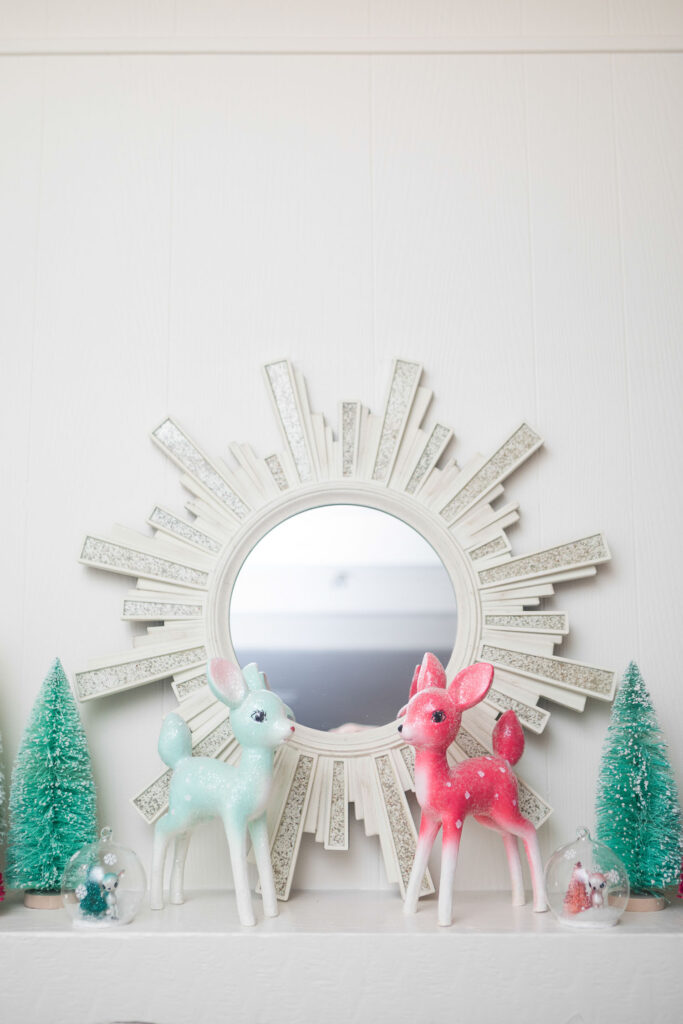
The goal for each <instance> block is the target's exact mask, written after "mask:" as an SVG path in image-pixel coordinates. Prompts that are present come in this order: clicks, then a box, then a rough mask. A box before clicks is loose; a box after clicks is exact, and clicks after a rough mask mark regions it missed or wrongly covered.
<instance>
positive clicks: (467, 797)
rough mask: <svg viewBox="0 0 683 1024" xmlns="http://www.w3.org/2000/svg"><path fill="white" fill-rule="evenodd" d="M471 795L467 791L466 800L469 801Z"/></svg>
mask: <svg viewBox="0 0 683 1024" xmlns="http://www.w3.org/2000/svg"><path fill="white" fill-rule="evenodd" d="M469 798H470V794H469V791H468V790H465V800H469Z"/></svg>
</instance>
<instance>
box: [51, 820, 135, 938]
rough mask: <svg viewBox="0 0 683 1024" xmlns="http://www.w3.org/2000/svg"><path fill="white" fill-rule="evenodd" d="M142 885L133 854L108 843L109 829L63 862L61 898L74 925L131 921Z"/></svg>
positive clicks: (103, 924)
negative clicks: (65, 863) (64, 864)
mask: <svg viewBox="0 0 683 1024" xmlns="http://www.w3.org/2000/svg"><path fill="white" fill-rule="evenodd" d="M145 888H146V880H145V872H144V869H143V867H142V864H141V863H140V860H139V858H138V856H137V854H135V853H134V852H133V851H132V850H129V849H127V848H126V847H125V846H119V845H118V843H114V842H112V830H111V829H110V828H103V829H102V832H101V836H100V839H99V841H98V842H96V843H89V844H88V845H87V846H84V847H83V848H82V849H80V850H78V852H77V853H75V854H74V855H73V857H71V859H70V860H69V862H68V864H67V865H66V870H65V871H64V877H63V879H62V901H63V903H64V906H65V907H66V909H67V911H68V912H69V915H70V917H71V919H72V921H73V924H74V925H76V926H78V927H86V928H108V927H110V926H113V925H120V924H128V922H129V921H132V920H133V918H134V917H135V915H136V914H137V912H138V910H139V909H140V905H141V903H142V900H143V898H144V895H145Z"/></svg>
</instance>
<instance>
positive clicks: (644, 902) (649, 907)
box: [625, 892, 669, 914]
mask: <svg viewBox="0 0 683 1024" xmlns="http://www.w3.org/2000/svg"><path fill="white" fill-rule="evenodd" d="M668 905H669V901H668V900H667V899H665V898H664V897H663V896H655V894H654V893H651V892H643V893H632V894H631V896H629V900H628V903H627V904H626V907H625V909H626V910H627V911H628V912H629V913H631V914H633V913H634V912H635V913H637V914H645V913H649V912H651V911H653V910H664V908H665V907H668Z"/></svg>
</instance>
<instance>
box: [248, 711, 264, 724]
mask: <svg viewBox="0 0 683 1024" xmlns="http://www.w3.org/2000/svg"><path fill="white" fill-rule="evenodd" d="M251 717H252V718H253V719H254V721H255V722H265V720H266V713H265V711H263V710H260V711H252V713H251Z"/></svg>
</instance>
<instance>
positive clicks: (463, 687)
mask: <svg viewBox="0 0 683 1024" xmlns="http://www.w3.org/2000/svg"><path fill="white" fill-rule="evenodd" d="M492 682H493V665H489V664H487V662H485V661H479V662H477V664H476V665H469V666H468V667H467V668H464V669H463V670H462V672H458V674H457V676H456V677H455V679H454V680H453V682H452V683H451V684H450V686H449V687H448V692H449V693H450V695H451V696H452V697H453V699H454V700H455V703H456V706H457V708H458V711H467V709H468V708H471V707H474V705H475V704H478V703H479V701H480V700H483V699H484V697H485V696H486V694H487V693H488V692H489V688H490V686H491V683H492Z"/></svg>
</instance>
